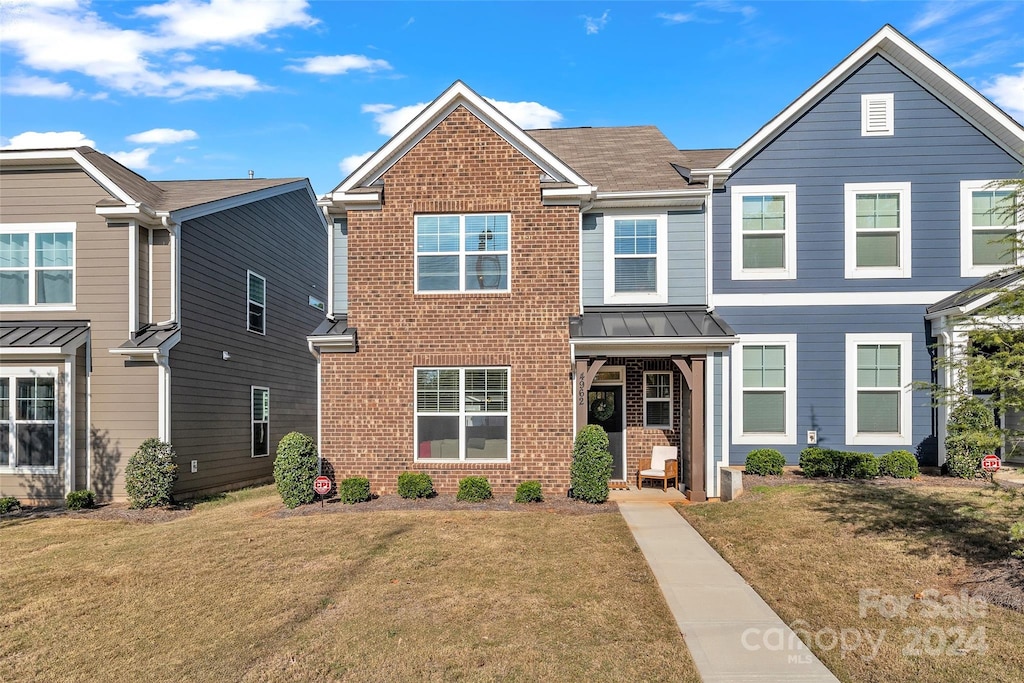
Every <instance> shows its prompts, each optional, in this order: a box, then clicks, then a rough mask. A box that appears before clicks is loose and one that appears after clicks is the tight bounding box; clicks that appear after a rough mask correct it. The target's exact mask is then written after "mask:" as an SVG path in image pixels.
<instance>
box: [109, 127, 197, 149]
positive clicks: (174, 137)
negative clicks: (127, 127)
mask: <svg viewBox="0 0 1024 683" xmlns="http://www.w3.org/2000/svg"><path fill="white" fill-rule="evenodd" d="M198 137H199V134H198V133H196V132H195V131H194V130H187V129H186V130H174V129H173V128H153V129H151V130H146V131H143V132H141V133H134V134H133V135H129V136H128V137H126V138H125V140H127V141H128V142H134V143H136V144H139V145H173V144H176V143H178V142H185V141H187V140H195V139H196V138H198Z"/></svg>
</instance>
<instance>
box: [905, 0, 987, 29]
mask: <svg viewBox="0 0 1024 683" xmlns="http://www.w3.org/2000/svg"><path fill="white" fill-rule="evenodd" d="M973 4H975V3H973V2H965V1H964V0H960V2H949V0H943V1H941V2H934V1H933V2H929V3H927V4H926V5H925V6H924V9H923V10H922V11H921V13H920V14H918V15H917V16H916V17H915V18H914V20H913V21H911V22H910V32H911V33H915V32H917V31H923V30H925V29H928V28H931V27H933V26H938V25H939V24H944V23H946V22H947V21H949V20H950V19H952V18H953V17H954V16H956V15H957V14H959V13H960V12H962V11H964V10H965V9H967V8H968V7H970V6H971V5H973Z"/></svg>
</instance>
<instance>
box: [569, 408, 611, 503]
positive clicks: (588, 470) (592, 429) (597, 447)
mask: <svg viewBox="0 0 1024 683" xmlns="http://www.w3.org/2000/svg"><path fill="white" fill-rule="evenodd" d="M611 478H612V454H611V453H610V452H609V451H608V434H606V433H605V431H604V429H603V428H601V426H600V425H587V426H586V427H584V428H583V429H581V430H580V432H579V434H577V435H576V443H575V444H574V446H573V449H572V466H571V467H570V468H569V487H570V489H569V493H570V495H572V497H573V498H576V499H577V500H585V501H587V502H588V503H603V502H605V501H606V500H608V480H609V479H611Z"/></svg>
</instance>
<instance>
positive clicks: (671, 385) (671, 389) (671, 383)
mask: <svg viewBox="0 0 1024 683" xmlns="http://www.w3.org/2000/svg"><path fill="white" fill-rule="evenodd" d="M648 375H668V398H667V399H665V398H648V397H647V376H648ZM672 375H673V373H672V372H671V371H670V370H648V371H645V372H644V377H643V389H644V429H672V424H673V417H674V415H673V414H674V413H675V380H674V378H673V376H672ZM648 403H668V424H660V425H655V424H648V423H647V404H648Z"/></svg>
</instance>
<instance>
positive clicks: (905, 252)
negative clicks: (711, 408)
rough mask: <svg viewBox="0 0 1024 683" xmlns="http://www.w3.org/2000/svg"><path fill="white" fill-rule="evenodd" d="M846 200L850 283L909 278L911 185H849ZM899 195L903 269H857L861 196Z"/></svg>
mask: <svg viewBox="0 0 1024 683" xmlns="http://www.w3.org/2000/svg"><path fill="white" fill-rule="evenodd" d="M843 190H844V195H845V198H846V200H845V201H846V279H848V280H856V279H867V278H908V277H910V271H911V256H912V254H913V252H912V251H911V228H910V225H911V216H910V207H911V195H910V183H846V184H845V185H844V186H843ZM883 193H886V194H891V193H896V194H898V195H899V203H900V227H899V240H900V244H899V262H900V263H899V265H898V266H896V267H895V268H893V267H889V266H880V267H868V266H858V265H857V195H861V194H883Z"/></svg>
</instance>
